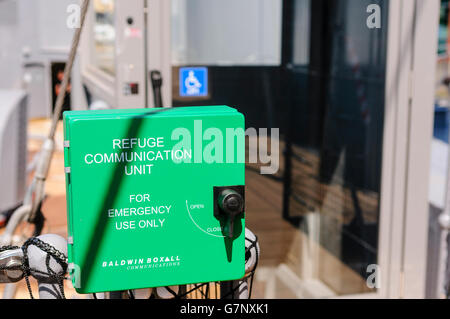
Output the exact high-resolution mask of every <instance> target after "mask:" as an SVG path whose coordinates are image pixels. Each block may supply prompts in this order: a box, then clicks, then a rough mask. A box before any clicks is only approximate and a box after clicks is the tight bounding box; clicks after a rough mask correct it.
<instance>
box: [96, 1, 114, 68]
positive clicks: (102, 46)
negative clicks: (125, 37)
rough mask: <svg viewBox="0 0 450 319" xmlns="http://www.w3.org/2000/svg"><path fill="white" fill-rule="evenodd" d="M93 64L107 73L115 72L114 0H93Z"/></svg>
mask: <svg viewBox="0 0 450 319" xmlns="http://www.w3.org/2000/svg"><path fill="white" fill-rule="evenodd" d="M94 12H95V18H94V30H93V41H94V44H93V61H92V62H93V64H94V65H95V66H97V67H98V68H99V69H101V70H102V71H105V72H107V73H108V74H111V75H114V74H115V63H114V48H115V40H116V30H115V25H114V20H115V0H94Z"/></svg>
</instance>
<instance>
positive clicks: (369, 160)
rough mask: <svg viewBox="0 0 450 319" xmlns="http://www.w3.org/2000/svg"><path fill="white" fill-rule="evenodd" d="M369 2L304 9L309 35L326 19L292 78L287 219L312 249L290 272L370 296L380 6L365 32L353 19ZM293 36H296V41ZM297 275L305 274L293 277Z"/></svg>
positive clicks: (361, 21) (334, 290) (381, 67)
mask: <svg viewBox="0 0 450 319" xmlns="http://www.w3.org/2000/svg"><path fill="white" fill-rule="evenodd" d="M308 2H310V1H305V0H297V1H296V5H297V6H302V7H303V6H305V4H306V3H308ZM372 2H373V1H360V0H340V1H334V2H333V4H332V5H329V3H328V4H327V5H324V4H323V3H322V4H321V3H320V2H316V3H310V4H311V15H312V17H311V21H312V22H311V34H317V32H320V31H319V30H320V29H321V28H322V24H321V23H323V22H324V21H325V22H327V27H326V28H325V30H323V35H322V37H320V38H319V40H315V39H313V37H312V38H311V42H310V46H311V50H310V63H309V65H308V66H307V67H304V66H301V65H299V66H297V65H296V66H295V67H294V69H293V71H292V78H293V80H292V81H293V82H294V84H293V86H294V88H295V89H294V90H293V93H292V99H293V101H294V111H293V112H294V114H295V115H294V120H293V122H292V125H293V126H294V127H296V129H295V131H294V133H293V136H292V144H291V147H292V150H291V152H292V156H291V158H290V159H289V160H290V161H291V167H292V170H291V171H290V172H288V174H289V178H290V184H288V185H287V187H289V189H288V194H289V205H288V213H287V219H288V220H289V221H291V222H294V221H295V222H296V223H298V224H299V225H300V229H302V230H303V232H304V233H305V234H307V235H308V237H307V239H305V243H303V246H305V247H313V249H312V251H310V252H309V254H308V255H306V256H309V257H310V258H305V257H306V256H305V255H298V256H297V258H292V259H291V263H290V267H291V269H292V270H293V271H294V272H295V273H297V274H298V275H299V277H300V278H302V279H304V280H308V281H317V282H319V283H320V284H321V285H322V284H324V285H325V286H323V287H322V288H326V289H329V293H330V294H338V295H343V294H358V293H363V292H369V291H373V290H372V289H371V288H370V287H369V286H368V285H367V283H366V279H367V277H368V276H369V275H370V274H371V273H372V272H373V269H372V270H370V269H369V270H368V266H369V265H371V264H376V263H377V255H378V250H377V246H378V230H379V223H378V221H379V196H380V177H381V154H382V137H383V119H384V84H385V82H384V81H385V66H386V36H387V28H386V23H387V11H386V9H387V3H386V1H378V3H379V4H380V5H381V6H382V7H383V16H382V17H381V19H382V25H383V26H385V27H383V28H381V29H369V28H367V27H366V19H367V16H368V15H366V14H361V13H363V12H366V8H367V6H368V5H369V4H371V3H372ZM301 3H302V4H301ZM295 14H296V15H298V14H299V13H298V12H297V11H296V13H295ZM294 19H295V20H296V19H297V18H294ZM299 32H300V33H302V32H303V30H301V29H298V28H295V29H294V32H293V41H294V42H295V41H297V39H300V37H299V36H297V33H299ZM324 39H325V41H324ZM294 48H295V45H294ZM294 62H295V61H294ZM305 264H307V266H306V265H305ZM305 267H308V268H309V269H310V271H309V272H308V273H306V274H305V273H304V272H303V273H302V272H300V271H299V270H300V269H304V268H305Z"/></svg>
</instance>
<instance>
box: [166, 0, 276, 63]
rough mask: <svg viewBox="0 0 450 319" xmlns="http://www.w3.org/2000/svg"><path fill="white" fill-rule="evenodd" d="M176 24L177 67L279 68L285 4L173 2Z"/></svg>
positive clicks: (206, 0)
mask: <svg viewBox="0 0 450 319" xmlns="http://www.w3.org/2000/svg"><path fill="white" fill-rule="evenodd" d="M172 21H173V22H172V61H173V64H174V65H182V64H199V65H277V64H279V63H280V50H279V48H280V45H279V43H280V41H281V0H246V1H242V0H227V1H223V0H172ZM277 44H278V45H277Z"/></svg>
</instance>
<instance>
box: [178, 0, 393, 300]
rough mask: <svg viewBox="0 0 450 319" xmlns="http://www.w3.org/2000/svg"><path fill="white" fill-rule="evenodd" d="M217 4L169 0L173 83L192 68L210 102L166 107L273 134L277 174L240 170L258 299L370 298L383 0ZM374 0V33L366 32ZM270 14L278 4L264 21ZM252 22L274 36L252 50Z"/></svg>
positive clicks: (385, 8)
mask: <svg viewBox="0 0 450 319" xmlns="http://www.w3.org/2000/svg"><path fill="white" fill-rule="evenodd" d="M222 2H223V1H221V0H189V1H187V0H172V4H173V6H172V10H173V11H172V14H173V17H172V30H173V34H172V39H173V40H172V41H173V42H172V50H173V51H172V55H173V59H172V62H173V64H175V65H176V67H174V74H177V72H178V69H177V67H178V66H180V65H184V64H186V65H190V64H200V65H207V66H208V67H209V72H210V74H211V75H212V76H210V80H209V81H210V87H211V88H212V89H211V92H210V95H209V96H208V98H207V99H204V100H201V101H198V100H187V99H185V98H182V97H177V96H174V101H173V102H174V103H173V104H174V105H175V106H182V105H183V106H186V105H199V104H200V105H219V104H226V105H232V106H236V107H237V108H238V109H239V110H240V111H241V112H242V113H244V114H245V117H246V125H247V126H248V127H255V128H266V127H268V128H271V127H276V128H280V134H281V141H280V146H281V149H280V154H281V156H284V157H285V160H283V159H280V161H281V162H283V164H284V165H281V166H282V167H281V171H280V172H279V173H278V174H276V175H275V176H264V177H263V176H261V175H260V174H259V170H258V166H257V165H254V166H253V167H252V166H251V165H247V166H246V168H247V173H246V174H247V175H246V198H247V203H248V206H246V207H248V211H246V213H247V217H246V218H247V221H246V222H248V226H249V228H251V229H252V231H254V232H255V233H256V234H257V235H258V238H259V239H260V243H261V248H262V254H261V263H260V264H259V265H260V266H261V267H265V268H266V270H267V273H266V274H267V276H266V278H268V279H267V281H265V282H264V283H263V284H265V285H266V286H264V289H265V294H266V296H270V297H279V298H305V297H306V298H310V297H318V298H320V297H329V296H337V295H347V294H360V293H366V292H376V290H375V289H373V288H371V287H372V286H371V285H368V284H367V279H368V278H369V275H371V274H372V272H373V267H369V266H370V265H372V264H376V263H377V262H378V260H377V256H378V254H379V251H378V231H379V201H380V179H381V157H382V137H383V127H384V120H383V119H384V99H385V92H384V86H385V67H386V44H387V30H388V26H387V16H388V7H389V6H388V1H387V0H333V1H331V0H320V1H319V0H314V1H313V0H284V1H282V3H281V2H280V1H273V2H271V4H270V3H269V2H268V1H259V0H258V1H250V0H249V1H234V0H233V1H226V4H222V6H223V7H222V6H221V5H220V4H221V3H222ZM244 2H245V5H244V4H243V3H244ZM188 3H189V6H188ZM373 3H377V4H379V5H380V7H381V8H382V14H381V20H382V21H381V25H382V28H381V29H369V28H367V26H366V19H367V15H366V9H367V6H368V5H370V4H373ZM229 4H233V5H232V6H231V7H233V6H235V7H234V8H235V10H234V11H233V12H227V11H226V7H227V6H228V5H229ZM281 4H282V6H281ZM269 5H273V6H278V5H280V6H279V7H277V8H278V9H276V10H275V9H274V10H272V12H273V13H274V14H273V16H272V17H268V16H266V13H267V11H266V10H267V8H269ZM251 6H254V7H253V9H251V10H250V9H249V8H250V7H251ZM281 8H283V10H282V11H283V14H282V18H281V19H280V20H277V18H276V17H277V16H278V12H279V10H280V9H281ZM222 9H223V10H222ZM257 9H258V10H257ZM269 11H270V10H269ZM242 12H245V14H244V15H245V17H244V16H241V13H242ZM221 16H222V18H220V17H221ZM261 22H262V25H266V26H267V28H269V29H273V30H282V32H283V34H282V36H280V37H271V36H266V37H265V38H264V41H265V42H264V45H263V46H258V45H254V44H255V43H256V42H254V41H257V39H259V36H256V35H258V34H259V35H264V34H263V33H262V34H261V33H258V32H259V31H258V32H256V31H255V32H250V33H249V30H252V28H253V27H254V26H257V25H258V23H261ZM276 24H278V25H276ZM272 25H276V26H275V27H274V28H272ZM261 30H262V29H261ZM264 30H266V29H264ZM252 34H253V35H252ZM268 34H269V35H270V33H268ZM277 34H281V31H280V32H279V33H278V31H277ZM261 48H265V49H264V50H265V51H264V50H262V49H261ZM260 49H261V50H260ZM261 52H272V53H273V52H279V53H280V54H279V55H276V54H275V55H267V56H266V55H264V54H262V55H261V54H260V53H261ZM252 54H254V56H256V58H255V59H251V58H250V57H252V56H253V55H252ZM268 56H270V57H271V58H269V59H265V58H263V57H268ZM274 57H275V58H274ZM273 58H274V59H273ZM224 61H228V62H229V64H228V65H226V66H224V65H222V62H224ZM223 64H225V63H223ZM230 64H231V65H230ZM174 85H178V83H177V82H176V81H175V84H174ZM286 221H287V222H286Z"/></svg>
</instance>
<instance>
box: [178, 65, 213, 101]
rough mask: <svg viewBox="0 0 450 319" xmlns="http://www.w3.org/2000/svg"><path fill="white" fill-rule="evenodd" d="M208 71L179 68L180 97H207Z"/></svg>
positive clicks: (200, 68) (198, 68) (201, 68)
mask: <svg viewBox="0 0 450 319" xmlns="http://www.w3.org/2000/svg"><path fill="white" fill-rule="evenodd" d="M207 95H208V69H207V68H204V67H196V68H180V96H184V97H189V96H207Z"/></svg>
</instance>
